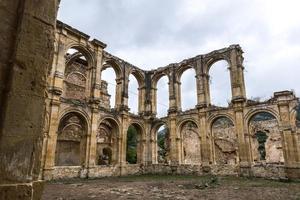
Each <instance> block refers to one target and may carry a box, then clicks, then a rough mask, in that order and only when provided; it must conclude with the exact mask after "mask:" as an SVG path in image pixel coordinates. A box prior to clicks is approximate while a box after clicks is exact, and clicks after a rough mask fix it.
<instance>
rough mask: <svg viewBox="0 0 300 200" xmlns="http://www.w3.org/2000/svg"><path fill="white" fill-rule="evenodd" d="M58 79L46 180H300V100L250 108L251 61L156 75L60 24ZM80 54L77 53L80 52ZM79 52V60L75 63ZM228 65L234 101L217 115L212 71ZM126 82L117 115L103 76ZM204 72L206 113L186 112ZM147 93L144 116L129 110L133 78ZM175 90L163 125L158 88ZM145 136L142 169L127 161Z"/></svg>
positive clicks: (233, 53) (200, 107)
mask: <svg viewBox="0 0 300 200" xmlns="http://www.w3.org/2000/svg"><path fill="white" fill-rule="evenodd" d="M54 46H55V52H54V61H53V66H52V69H51V73H50V76H49V80H48V83H49V88H48V100H47V101H48V109H47V115H46V116H47V117H46V119H48V121H49V123H47V126H46V127H45V129H46V135H47V138H45V143H44V145H45V148H44V150H45V151H44V152H43V168H44V170H43V178H44V179H45V180H51V179H59V178H72V177H103V176H120V175H131V174H146V173H175V174H198V175H201V174H205V173H212V174H217V175H245V176H259V177H268V178H285V177H290V178H294V177H295V178H296V177H299V138H300V137H299V131H298V129H297V127H296V107H297V105H298V99H297V98H296V97H295V95H294V94H293V92H291V91H282V92H275V93H274V97H272V98H271V99H270V100H268V101H265V102H257V101H253V100H248V99H247V98H246V91H245V82H244V67H243V56H242V54H243V51H242V49H241V47H240V46H239V45H231V46H229V47H227V48H223V49H220V50H215V51H213V52H210V53H208V54H204V55H198V56H195V57H193V58H189V59H186V60H183V61H182V62H180V63H172V64H170V65H168V66H166V67H161V68H157V69H155V70H150V71H145V70H142V69H140V68H138V67H136V66H134V65H132V64H130V63H128V62H126V61H124V60H122V59H120V58H118V57H116V56H113V55H111V54H110V53H108V52H106V51H105V50H104V48H105V47H106V44H104V43H102V42H100V41H98V40H96V39H94V40H89V36H88V35H86V34H84V33H82V32H80V31H78V30H76V29H74V28H72V27H70V26H68V25H67V24H64V23H62V22H59V21H58V22H57V30H56V36H55V45H54ZM70 49H72V51H70ZM69 52H71V53H69ZM219 60H225V61H227V63H228V65H229V71H230V79H231V90H232V100H231V102H230V104H229V106H228V107H217V106H214V105H211V102H210V91H209V78H210V77H209V70H210V67H211V66H212V65H213V64H214V63H215V62H217V61H219ZM106 68H112V69H113V70H114V72H115V74H116V94H115V96H116V97H115V107H114V108H111V107H110V103H109V100H110V94H108V92H107V82H105V81H103V80H101V72H102V71H103V70H105V69H106ZM190 68H192V69H194V72H195V77H196V78H195V84H196V85H197V105H196V106H195V108H194V109H191V110H188V111H184V112H183V111H182V109H181V98H182V97H181V94H180V91H181V90H180V85H181V83H180V79H181V75H182V74H183V72H184V71H185V70H187V69H190ZM131 74H132V75H133V76H134V77H135V78H136V80H137V82H138V84H139V86H138V99H137V101H138V114H132V113H130V109H129V108H128V83H129V75H131ZM163 76H166V77H167V78H168V80H169V110H168V115H167V116H166V117H163V118H157V117H156V114H157V82H158V81H159V79H160V78H162V77H163ZM130 126H133V127H134V128H135V129H136V131H137V136H136V137H137V138H136V140H137V147H136V149H137V153H136V156H137V162H136V163H134V164H130V163H129V162H127V160H126V150H127V148H126V144H127V130H128V128H129V127H130ZM161 126H165V127H167V130H168V135H167V138H165V140H166V141H167V143H168V152H167V156H166V157H165V158H164V159H165V160H163V162H159V159H158V157H159V155H158V151H159V148H158V141H157V132H158V129H159V128H160V127H161Z"/></svg>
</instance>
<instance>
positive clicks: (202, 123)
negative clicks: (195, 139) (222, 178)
mask: <svg viewBox="0 0 300 200" xmlns="http://www.w3.org/2000/svg"><path fill="white" fill-rule="evenodd" d="M198 117H199V124H197V126H199V127H198V129H199V131H200V137H201V146H200V148H201V159H202V165H203V166H209V164H211V162H212V158H211V137H210V135H209V134H208V133H209V130H207V127H208V125H207V123H206V122H207V119H206V113H205V111H203V110H202V109H200V110H199V115H198Z"/></svg>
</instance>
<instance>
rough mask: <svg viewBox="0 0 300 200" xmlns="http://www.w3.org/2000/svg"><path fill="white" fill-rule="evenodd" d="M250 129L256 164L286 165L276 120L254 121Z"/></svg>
mask: <svg viewBox="0 0 300 200" xmlns="http://www.w3.org/2000/svg"><path fill="white" fill-rule="evenodd" d="M249 129H250V135H251V136H252V137H251V149H252V152H253V153H252V155H253V161H254V162H266V163H273V164H282V163H284V157H283V150H282V138H281V134H280V130H279V126H278V123H277V120H276V119H275V118H265V119H261V120H252V121H251V122H250V127H249Z"/></svg>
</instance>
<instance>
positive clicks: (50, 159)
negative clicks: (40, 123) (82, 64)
mask: <svg viewBox="0 0 300 200" xmlns="http://www.w3.org/2000/svg"><path fill="white" fill-rule="evenodd" d="M57 98H59V97H58V96H57V97H56V98H55V99H51V100H50V115H49V133H48V139H47V143H46V144H44V145H46V158H45V164H44V173H43V178H44V179H45V180H50V179H52V170H53V167H54V166H55V150H56V143H57V131H58V126H59V109H60V102H59V100H58V99H57Z"/></svg>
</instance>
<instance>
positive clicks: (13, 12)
mask: <svg viewBox="0 0 300 200" xmlns="http://www.w3.org/2000/svg"><path fill="white" fill-rule="evenodd" d="M0 7H1V8H2V9H1V10H0V16H1V18H2V19H5V25H4V26H1V28H0V32H1V35H3V37H4V39H2V40H1V41H0V46H1V47H2V49H1V53H0V54H1V58H0V64H1V66H0V68H1V69H0V71H1V77H0V79H1V80H0V83H1V88H0V89H1V92H0V95H1V96H0V99H1V101H0V102H1V105H0V106H1V113H0V160H1V162H0V199H1V200H2V199H3V200H4V199H5V200H6V199H11V200H13V199H24V200H29V199H40V197H41V194H42V189H43V183H42V182H40V181H38V176H39V172H40V166H41V163H40V161H41V154H42V146H43V124H44V117H45V110H46V109H45V106H46V104H45V98H46V97H45V89H46V80H47V75H48V72H49V69H50V67H51V63H52V57H53V49H54V46H53V44H54V30H55V18H56V11H57V1H39V2H37V1H33V0H24V1H16V0H4V1H1V2H0ZM6 34H7V35H6ZM3 48H9V49H3ZM6 51H9V53H7V52H6ZM2 66H3V68H2ZM2 70H6V71H3V74H2ZM3 79H4V80H3ZM2 83H4V84H3V85H2Z"/></svg>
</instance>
